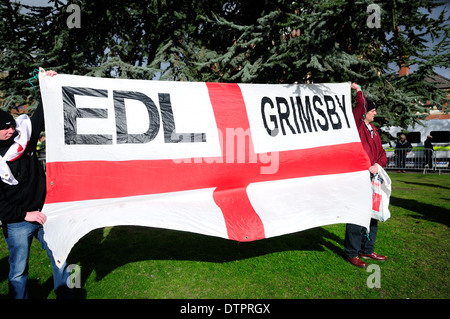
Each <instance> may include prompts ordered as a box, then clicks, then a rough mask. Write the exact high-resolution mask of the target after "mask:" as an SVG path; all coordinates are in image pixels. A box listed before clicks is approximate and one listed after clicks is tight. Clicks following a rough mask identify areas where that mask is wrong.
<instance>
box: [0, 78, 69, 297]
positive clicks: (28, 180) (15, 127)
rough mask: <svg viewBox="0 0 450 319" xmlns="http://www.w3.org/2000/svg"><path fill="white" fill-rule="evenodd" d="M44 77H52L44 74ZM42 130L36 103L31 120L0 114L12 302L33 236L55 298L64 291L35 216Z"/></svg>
mask: <svg viewBox="0 0 450 319" xmlns="http://www.w3.org/2000/svg"><path fill="white" fill-rule="evenodd" d="M47 75H48V76H54V75H56V72H54V71H48V72H47ZM43 130H44V111H43V107H42V103H39V106H38V107H37V109H36V111H35V112H34V114H33V116H32V117H31V118H29V117H28V116H27V115H21V116H19V117H18V118H17V119H16V120H14V118H13V117H12V116H11V115H10V114H9V113H6V112H5V111H2V110H0V177H1V183H0V221H1V222H2V228H3V233H4V235H5V240H6V243H7V245H8V250H9V255H10V256H9V265H10V272H9V277H8V280H9V290H10V295H11V297H13V298H16V299H23V298H28V291H27V281H28V258H29V254H30V247H31V242H32V239H33V236H34V237H36V238H37V239H38V240H39V242H40V243H41V245H42V248H44V249H45V250H46V251H47V254H48V255H49V257H50V260H51V263H52V267H53V281H54V288H55V293H56V295H57V297H62V296H63V295H64V296H66V295H67V294H66V293H67V292H70V290H69V289H68V286H67V278H68V277H69V273H68V272H67V270H66V267H65V265H64V267H61V268H58V267H57V266H56V264H55V262H54V259H53V255H52V253H51V251H50V250H49V248H48V246H47V243H46V242H45V240H44V229H43V226H42V225H43V224H44V223H45V220H46V217H45V215H44V214H43V213H42V212H41V209H42V207H43V206H44V201H45V195H46V179H45V173H44V170H43V166H42V164H41V163H39V160H38V158H37V157H36V144H37V141H38V139H39V135H40V133H41V131H43Z"/></svg>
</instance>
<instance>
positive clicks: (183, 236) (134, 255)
mask: <svg viewBox="0 0 450 319" xmlns="http://www.w3.org/2000/svg"><path fill="white" fill-rule="evenodd" d="M342 237H343V236H342ZM335 243H336V244H335ZM324 247H326V248H328V249H330V250H331V251H333V252H334V253H336V254H337V255H341V256H343V239H342V238H340V237H339V236H336V235H334V234H333V233H330V232H329V231H327V230H325V229H323V228H314V229H309V230H304V231H302V232H298V233H294V234H290V235H284V236H279V237H275V238H269V239H263V240H258V241H252V242H245V243H242V242H241V243H239V242H235V241H231V240H227V239H222V238H217V237H211V236H205V235H200V234H195V233H189V232H181V231H174V230H166V229H158V228H150V227H139V226H118V227H113V228H112V229H111V230H110V232H109V234H107V236H106V237H105V236H104V233H103V229H97V230H94V231H92V232H90V233H89V234H87V235H86V236H85V237H83V238H82V239H81V240H80V241H79V242H78V243H77V244H76V245H75V247H73V249H72V251H71V253H70V255H69V260H68V263H69V264H70V263H79V264H80V265H81V267H82V271H81V276H82V278H81V282H85V281H86V280H87V278H88V277H89V276H90V275H91V273H93V272H95V274H96V276H97V280H101V279H102V278H103V277H105V276H106V275H108V274H109V273H110V272H111V271H113V270H114V269H116V268H119V267H121V266H123V265H126V264H128V263H131V262H136V261H143V260H191V261H201V262H211V263H225V262H232V261H236V260H242V259H247V258H251V257H255V256H261V255H265V254H270V253H274V252H282V251H290V250H303V251H305V250H315V251H323V250H324V249H325V248H324ZM78 294H80V295H82V294H84V292H81V291H78Z"/></svg>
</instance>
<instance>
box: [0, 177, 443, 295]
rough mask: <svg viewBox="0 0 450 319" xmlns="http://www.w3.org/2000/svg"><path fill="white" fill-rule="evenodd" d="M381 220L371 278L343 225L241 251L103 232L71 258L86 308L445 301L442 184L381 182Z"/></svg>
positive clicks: (37, 258) (174, 237) (3, 261)
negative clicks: (372, 281)
mask: <svg viewBox="0 0 450 319" xmlns="http://www.w3.org/2000/svg"><path fill="white" fill-rule="evenodd" d="M390 176H391V179H392V182H393V193H392V197H391V206H390V208H391V216H392V217H391V219H389V220H388V221H387V222H385V223H380V224H379V235H378V240H377V245H376V251H377V252H378V253H380V254H385V255H387V256H388V260H387V261H386V262H370V263H371V264H376V265H378V266H379V271H380V272H379V274H380V277H379V278H380V284H381V287H380V288H369V287H368V285H367V282H368V278H369V277H370V276H371V275H372V274H374V272H373V271H371V272H368V271H366V270H364V269H360V268H356V267H354V266H352V265H350V264H349V263H348V262H346V261H345V260H344V259H343V241H344V234H345V225H343V224H338V225H330V226H325V227H321V228H315V229H310V230H306V231H303V232H298V233H294V234H289V235H285V236H280V237H276V238H271V239H265V240H260V241H255V242H249V243H236V242H233V241H229V240H225V239H220V238H215V237H208V236H203V235H197V234H192V233H185V232H178V231H171V230H164V229H156V228H144V227H113V228H105V229H98V230H95V231H92V232H91V233H89V234H88V235H86V236H85V237H84V238H82V239H81V240H80V241H79V242H78V243H77V244H76V245H75V247H74V248H73V249H72V252H71V254H70V256H69V263H74V264H78V265H79V266H80V267H81V288H79V289H76V290H77V294H78V295H79V296H80V297H81V298H86V299H112V298H114V299H130V298H151V299H159V298H161V299H198V298H200V299H203V298H204V299H206V298H207V299H216V298H219V299H241V298H248V299H259V298H264V299H266V298H267V299H317V298H318V299H372V298H374V299H407V298H410V299H447V298H449V297H450V271H449V261H450V252H449V249H450V240H449V239H450V236H449V225H450V175H434V174H427V175H422V174H398V173H393V172H391V173H390ZM1 237H2V238H1V240H0V295H1V297H3V298H6V297H7V294H8V279H7V276H8V269H9V266H8V250H7V247H6V243H5V241H4V240H3V233H2V234H1ZM51 276H52V273H51V267H50V263H49V261H48V258H47V256H46V254H45V252H44V251H43V250H42V249H41V247H40V245H39V243H38V242H37V241H34V242H33V246H32V252H31V257H30V272H29V284H30V296H31V297H33V298H42V299H53V298H54V297H55V296H54V293H53V291H52V288H53V283H52V278H51Z"/></svg>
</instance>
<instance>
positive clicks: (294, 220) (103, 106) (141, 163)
mask: <svg viewBox="0 0 450 319" xmlns="http://www.w3.org/2000/svg"><path fill="white" fill-rule="evenodd" d="M39 80H40V88H41V93H42V100H43V104H44V112H45V121H46V143H47V146H46V147H47V164H46V165H47V166H46V169H47V198H46V204H45V206H44V213H45V214H46V215H47V222H46V223H45V224H44V228H45V238H46V240H47V243H48V245H49V247H50V249H51V250H52V251H53V254H54V256H55V259H56V260H57V263H58V264H59V265H62V263H63V262H64V261H65V260H66V258H67V256H68V255H69V253H70V250H71V248H72V247H73V246H74V245H75V244H76V242H77V241H78V240H79V239H80V238H81V237H83V236H84V235H85V234H87V233H88V232H90V231H91V230H93V229H96V228H101V227H106V226H116V225H136V226H150V227H161V228H167V229H174V230H182V231H190V232H195V233H201V234H205V235H210V236H218V237H223V238H228V239H231V240H237V241H252V240H258V239H263V238H268V237H273V236H279V235H283V234H288V233H292V232H296V231H301V230H305V229H309V228H312V227H318V226H322V225H328V224H335V223H354V224H359V225H362V226H365V227H367V226H368V224H369V222H370V213H371V208H372V192H371V183H370V179H369V172H368V171H367V168H368V167H369V166H370V163H369V161H368V158H367V155H366V153H365V151H364V149H363V148H362V145H361V143H360V140H359V136H358V133H357V131H356V127H355V121H354V119H353V116H352V105H351V98H350V85H349V84H348V83H339V84H316V85H262V84H227V83H186V82H161V81H142V80H123V79H104V78H94V77H81V76H73V75H61V74H60V75H57V76H54V77H48V76H46V75H45V73H44V72H40V77H39Z"/></svg>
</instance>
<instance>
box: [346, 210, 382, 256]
mask: <svg viewBox="0 0 450 319" xmlns="http://www.w3.org/2000/svg"><path fill="white" fill-rule="evenodd" d="M377 231H378V221H377V220H376V219H373V218H372V219H371V220H370V231H369V239H368V238H367V236H366V227H362V226H359V225H355V224H347V227H346V230H345V244H344V246H345V255H346V256H347V257H349V258H354V257H356V256H358V254H363V255H368V254H371V253H373V252H374V247H375V241H376V239H377Z"/></svg>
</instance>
